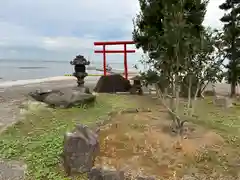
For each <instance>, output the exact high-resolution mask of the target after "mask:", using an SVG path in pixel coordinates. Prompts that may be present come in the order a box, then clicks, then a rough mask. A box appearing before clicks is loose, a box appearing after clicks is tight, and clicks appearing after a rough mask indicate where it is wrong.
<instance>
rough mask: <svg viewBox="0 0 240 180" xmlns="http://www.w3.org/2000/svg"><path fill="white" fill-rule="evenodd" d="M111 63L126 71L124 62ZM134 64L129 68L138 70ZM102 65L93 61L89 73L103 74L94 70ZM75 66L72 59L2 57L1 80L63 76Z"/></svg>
mask: <svg viewBox="0 0 240 180" xmlns="http://www.w3.org/2000/svg"><path fill="white" fill-rule="evenodd" d="M109 65H110V66H111V67H112V68H113V69H114V70H115V69H116V70H117V71H124V65H123V62H122V63H121V62H109ZM134 65H135V64H133V63H128V70H129V71H134V72H135V71H137V70H136V69H134V67H133V66H134ZM102 67H103V65H102V62H91V64H90V65H89V66H87V69H88V70H87V72H88V74H102V73H103V72H99V71H96V70H94V69H95V68H100V69H101V68H102ZM73 68H74V66H72V65H70V61H57V60H22V59H19V60H17V59H14V60H8V59H0V82H2V81H16V80H28V79H40V78H47V77H54V76H63V75H65V74H72V73H73Z"/></svg>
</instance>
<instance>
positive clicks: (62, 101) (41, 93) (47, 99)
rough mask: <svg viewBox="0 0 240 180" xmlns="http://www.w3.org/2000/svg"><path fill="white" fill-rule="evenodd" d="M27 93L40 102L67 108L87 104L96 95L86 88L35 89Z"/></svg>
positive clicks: (93, 99) (92, 100)
mask: <svg viewBox="0 0 240 180" xmlns="http://www.w3.org/2000/svg"><path fill="white" fill-rule="evenodd" d="M29 95H30V96H31V97H32V98H33V99H35V100H37V101H40V102H44V103H46V104H48V105H50V106H52V107H61V108H69V107H72V106H79V105H84V104H89V103H92V102H94V101H95V99H96V97H95V96H94V95H92V94H90V91H89V89H88V88H85V87H83V88H80V87H79V88H75V89H72V88H69V89H62V90H36V91H35V92H31V93H29Z"/></svg>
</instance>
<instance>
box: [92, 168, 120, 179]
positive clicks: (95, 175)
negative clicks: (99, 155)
mask: <svg viewBox="0 0 240 180" xmlns="http://www.w3.org/2000/svg"><path fill="white" fill-rule="evenodd" d="M88 178H89V180H124V172H123V171H117V170H111V169H102V168H93V169H92V170H91V171H90V172H89V173H88Z"/></svg>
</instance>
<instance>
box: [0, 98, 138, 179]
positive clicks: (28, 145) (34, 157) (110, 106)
mask: <svg viewBox="0 0 240 180" xmlns="http://www.w3.org/2000/svg"><path fill="white" fill-rule="evenodd" d="M135 105H136V104H134V102H131V103H130V102H127V101H126V97H124V96H121V97H119V96H114V95H101V96H98V99H97V103H96V104H95V106H94V107H92V108H88V109H85V108H71V109H55V110H49V109H46V108H45V109H44V108H42V109H41V110H39V111H34V112H32V113H28V114H27V116H26V118H25V119H24V120H22V121H20V122H18V123H17V124H15V125H14V126H12V127H10V128H9V129H7V131H6V132H4V133H3V134H1V137H0V144H1V149H0V157H1V158H3V159H14V160H15V159H16V160H23V161H24V162H25V163H26V164H27V167H28V169H27V179H29V180H44V179H47V180H64V179H65V180H66V179H68V178H65V177H64V173H63V172H62V171H61V168H60V166H59V165H60V154H61V153H62V149H63V136H64V134H65V132H66V131H71V130H72V129H73V127H74V126H75V124H76V123H84V124H89V125H91V124H92V123H95V121H97V120H98V119H99V118H100V117H104V116H106V115H107V113H108V112H110V111H112V110H114V109H122V108H128V107H134V106H135Z"/></svg>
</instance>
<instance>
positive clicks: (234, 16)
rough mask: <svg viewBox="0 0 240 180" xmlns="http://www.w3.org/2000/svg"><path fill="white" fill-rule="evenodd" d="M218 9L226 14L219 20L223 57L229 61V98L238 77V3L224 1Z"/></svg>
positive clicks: (239, 73) (239, 52)
mask: <svg viewBox="0 0 240 180" xmlns="http://www.w3.org/2000/svg"><path fill="white" fill-rule="evenodd" d="M219 8H220V9H222V10H224V11H225V12H226V14H225V15H224V16H223V17H222V18H221V19H220V20H221V21H222V22H223V23H224V27H223V32H224V33H223V36H222V40H223V41H224V45H225V47H224V51H225V57H226V58H227V59H228V60H229V63H228V65H227V66H226V68H227V69H228V72H227V73H226V76H227V80H228V82H229V83H231V96H234V95H235V94H236V85H237V83H238V78H239V75H240V59H239V55H240V50H239V47H240V38H239V36H240V24H239V22H240V1H236V0H226V1H225V2H224V3H223V4H221V5H220V6H219Z"/></svg>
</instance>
